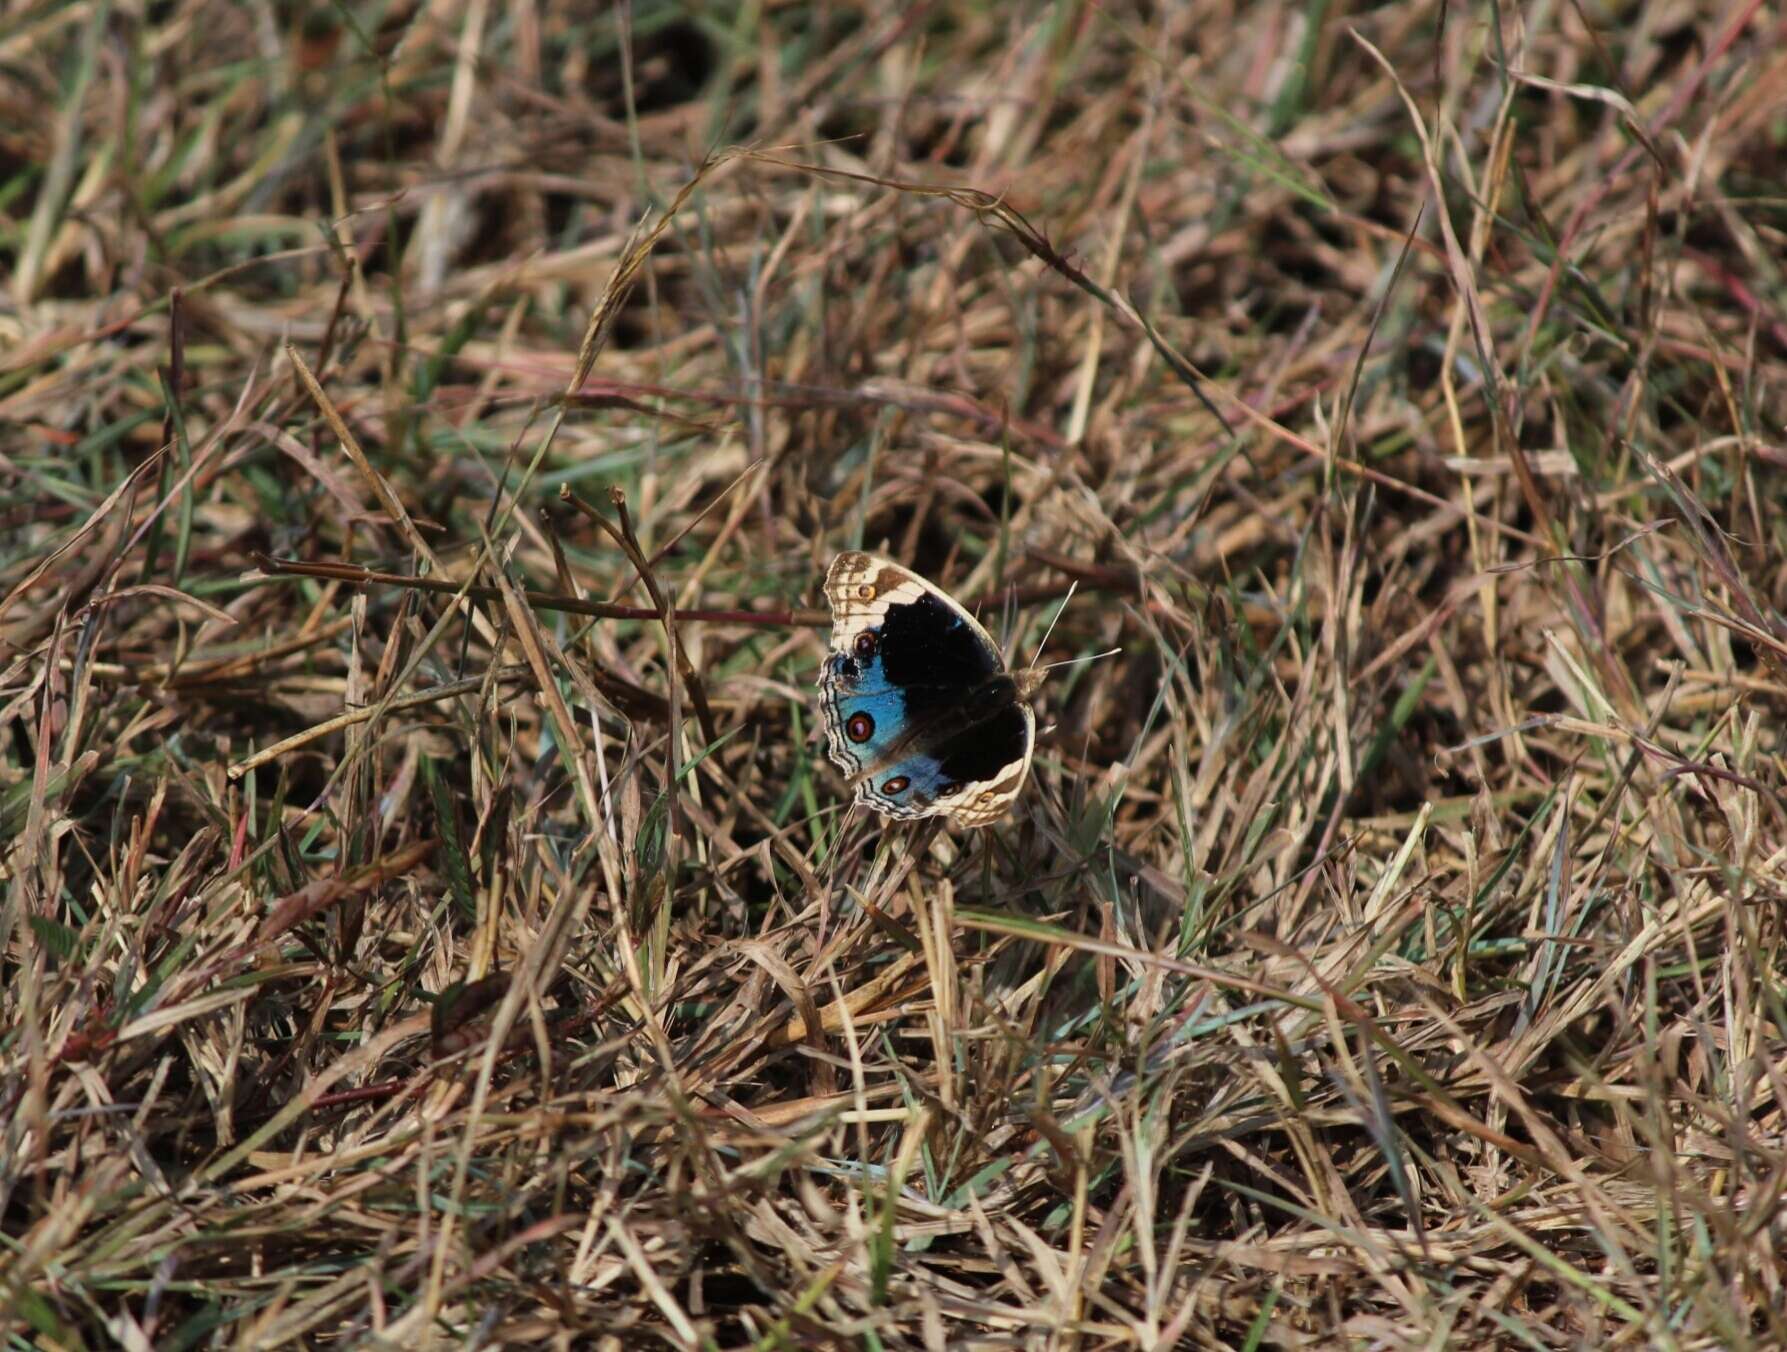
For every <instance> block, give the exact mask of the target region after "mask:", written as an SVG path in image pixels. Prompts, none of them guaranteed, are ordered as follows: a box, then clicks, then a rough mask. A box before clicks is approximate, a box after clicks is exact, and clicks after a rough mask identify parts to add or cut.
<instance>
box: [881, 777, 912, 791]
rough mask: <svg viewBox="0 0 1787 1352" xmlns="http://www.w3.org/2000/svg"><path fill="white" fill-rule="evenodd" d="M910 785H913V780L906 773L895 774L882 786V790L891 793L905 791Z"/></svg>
mask: <svg viewBox="0 0 1787 1352" xmlns="http://www.w3.org/2000/svg"><path fill="white" fill-rule="evenodd" d="M910 787H912V781H911V780H910V779H907V778H906V776H905V775H895V776H894V777H893V778H892V779H890V780H888V781H887V782H886V783H884V784H883V785H882V786H881V792H883V793H885V794H890V795H891V794H896V793H904V792H906V790H907V789H909V788H910Z"/></svg>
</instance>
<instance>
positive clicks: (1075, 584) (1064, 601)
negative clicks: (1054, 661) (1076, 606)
mask: <svg viewBox="0 0 1787 1352" xmlns="http://www.w3.org/2000/svg"><path fill="white" fill-rule="evenodd" d="M1079 585H1080V583H1079V579H1078V578H1075V579H1074V580H1073V581H1072V582H1070V583H1068V584H1067V595H1066V596H1064V597H1062V598H1061V606H1060V609H1058V610H1056V612H1055V615H1054V618H1053V619H1051V620H1050V621H1049V627H1048V628H1047V629H1045V630H1043V634H1042V642H1041V643H1038V644H1037V645H1036V656H1037V657H1041V656H1042V650H1043V649H1044V648H1046V647H1048V646H1049V635H1051V634H1053V633H1054V632H1055V626H1056V624H1058V623H1059V622H1060V620H1061V616H1062V615H1063V614H1064V613H1065V612H1066V610H1067V605H1068V602H1070V601H1072V600H1073V594H1074V592H1075V591H1076V590H1078V588H1079ZM1030 666H1031V669H1032V670H1037V671H1047V670H1048V668H1047V667H1038V666H1037V665H1036V661H1035V659H1034V658H1032V659H1031V662H1030Z"/></svg>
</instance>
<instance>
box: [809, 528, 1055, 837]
mask: <svg viewBox="0 0 1787 1352" xmlns="http://www.w3.org/2000/svg"><path fill="white" fill-rule="evenodd" d="M825 596H826V600H827V601H829V602H830V603H831V611H832V635H831V651H830V653H829V654H828V655H827V656H826V659H825V665H824V667H823V668H822V669H821V671H820V675H819V691H820V711H821V714H822V716H823V719H824V724H825V736H826V748H827V753H828V754H829V755H830V757H831V759H832V760H833V761H834V762H835V763H836V764H837V765H838V767H839V768H840V769H841V770H843V771H844V773H845V774H846V775H848V776H849V777H850V780H851V782H852V783H853V784H854V786H855V788H856V797H857V800H858V801H859V802H862V803H864V804H866V805H867V806H869V807H872V808H874V809H876V810H877V811H878V812H882V813H885V814H887V815H888V816H890V817H927V816H933V815H944V816H948V817H950V818H952V819H953V820H955V821H957V822H959V823H961V824H962V825H964V826H984V825H986V824H987V823H988V822H991V821H994V820H996V819H997V818H999V817H1001V816H1003V815H1004V813H1005V811H1006V809H1007V808H1009V807H1010V806H1011V803H1012V801H1013V800H1014V799H1015V798H1016V797H1017V795H1018V791H1019V789H1020V788H1021V787H1022V786H1023V782H1024V777H1025V775H1026V774H1027V773H1028V772H1029V769H1030V758H1031V753H1032V750H1033V748H1034V745H1035V740H1036V719H1035V715H1034V714H1032V713H1031V711H1030V706H1029V704H1028V703H1027V702H1026V700H1027V698H1028V696H1029V694H1030V691H1031V689H1032V688H1033V686H1034V676H1033V675H1032V673H1030V672H1018V673H1013V672H1010V671H1008V670H1006V667H1005V662H1004V660H1003V658H1002V657H1001V656H1000V653H999V648H998V646H997V645H996V644H995V643H994V642H993V640H992V638H991V637H989V636H988V634H987V632H986V630H985V629H983V628H982V627H981V626H980V625H979V623H977V622H976V621H975V619H974V617H973V616H972V615H970V614H969V613H968V612H967V611H966V610H964V609H963V608H962V607H961V605H960V604H958V603H957V602H956V601H955V600H953V599H952V598H951V597H949V596H948V595H947V594H946V593H944V592H943V591H942V590H940V589H939V588H937V587H935V586H933V585H932V584H931V583H929V582H927V581H925V580H924V579H923V578H921V577H919V576H918V575H917V574H916V573H913V572H911V571H909V570H908V569H905V568H902V567H900V566H899V565H898V564H895V563H889V562H887V561H886V560H884V559H877V558H875V557H873V556H872V555H868V554H861V553H856V552H854V551H852V552H849V553H844V554H840V555H838V557H837V558H836V559H835V560H833V562H832V565H831V569H830V571H829V572H828V573H827V574H826V579H825Z"/></svg>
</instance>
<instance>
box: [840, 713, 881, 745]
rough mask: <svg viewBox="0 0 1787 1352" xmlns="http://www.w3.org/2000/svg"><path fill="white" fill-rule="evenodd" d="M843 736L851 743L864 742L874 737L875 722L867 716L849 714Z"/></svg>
mask: <svg viewBox="0 0 1787 1352" xmlns="http://www.w3.org/2000/svg"><path fill="white" fill-rule="evenodd" d="M844 735H845V736H846V737H848V738H849V739H850V740H851V741H853V742H866V741H868V740H869V738H871V737H873V736H874V735H875V720H874V719H872V718H870V717H869V716H868V715H867V714H851V715H850V721H849V722H847V723H845V724H844Z"/></svg>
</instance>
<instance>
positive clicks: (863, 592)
mask: <svg viewBox="0 0 1787 1352" xmlns="http://www.w3.org/2000/svg"><path fill="white" fill-rule="evenodd" d="M856 594H857V595H858V596H860V597H861V598H862V599H863V600H865V601H873V600H874V599H875V584H874V583H873V582H865V583H863V584H862V586H860V587H858V588H857V589H856Z"/></svg>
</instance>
